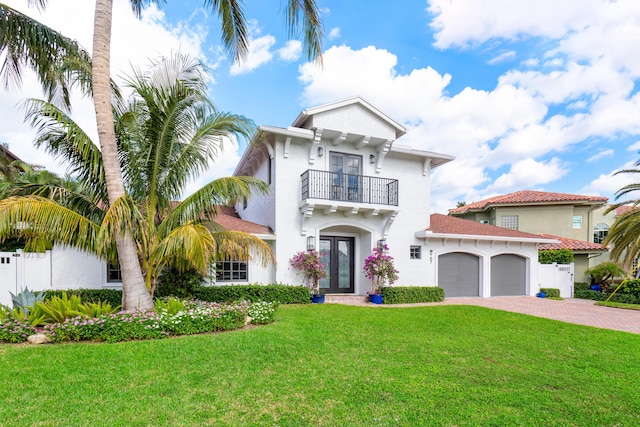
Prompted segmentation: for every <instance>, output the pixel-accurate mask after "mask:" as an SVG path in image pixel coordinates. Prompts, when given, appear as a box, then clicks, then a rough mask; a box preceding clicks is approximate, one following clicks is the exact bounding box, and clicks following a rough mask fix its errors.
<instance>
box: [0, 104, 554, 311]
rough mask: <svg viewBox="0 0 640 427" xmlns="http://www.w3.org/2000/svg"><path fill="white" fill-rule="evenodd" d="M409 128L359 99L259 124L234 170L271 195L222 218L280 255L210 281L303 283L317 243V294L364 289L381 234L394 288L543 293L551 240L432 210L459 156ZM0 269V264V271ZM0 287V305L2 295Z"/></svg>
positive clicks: (104, 282) (103, 271)
mask: <svg viewBox="0 0 640 427" xmlns="http://www.w3.org/2000/svg"><path fill="white" fill-rule="evenodd" d="M405 133H406V129H405V128H404V127H403V126H402V125H401V124H399V123H397V122H396V121H394V120H393V119H391V118H390V117H388V116H387V115H386V114H384V113H383V112H381V111H380V110H378V109H377V108H376V107H374V106H372V105H371V104H370V103H368V102H367V101H365V100H364V99H362V98H359V97H355V98H350V99H346V100H343V101H339V102H334V103H330V104H326V105H322V106H318V107H314V108H309V109H307V110H304V111H302V112H301V113H300V114H299V115H298V117H297V118H296V119H295V120H294V121H293V123H292V124H291V126H289V127H286V128H283V127H273V126H260V127H259V130H258V132H257V133H256V134H255V136H254V138H253V140H252V143H251V144H250V145H249V146H248V148H247V149H246V151H245V153H244V155H243V156H242V158H241V160H240V162H239V164H238V165H237V167H236V169H235V172H234V175H238V176H254V177H257V178H260V179H262V180H264V181H265V182H267V183H268V184H269V186H270V192H269V194H268V195H266V196H255V197H253V198H252V199H250V200H249V201H248V202H247V203H246V204H238V205H237V206H235V211H234V210H233V209H231V211H225V212H224V213H223V214H221V215H220V216H219V217H218V220H219V222H220V223H221V224H222V225H223V226H225V227H226V228H228V229H233V230H241V231H246V232H250V233H253V234H255V235H256V236H259V237H260V238H262V239H264V240H265V241H267V242H268V243H269V244H270V245H271V246H272V248H273V250H274V253H275V256H276V259H277V263H276V264H274V265H270V266H269V267H267V268H264V267H262V266H261V265H260V264H259V263H253V262H248V263H244V262H239V261H235V260H229V261H228V262H224V263H219V264H218V265H217V269H216V278H215V279H214V280H213V282H214V283H212V284H218V285H222V284H247V283H262V284H267V283H287V284H294V285H295V284H300V283H301V281H302V277H301V276H300V275H299V274H298V271H296V270H294V269H292V268H291V267H290V265H289V259H290V258H291V257H292V256H293V255H294V254H295V253H297V252H299V251H302V250H306V249H308V248H315V249H319V250H320V251H321V253H323V254H324V260H325V262H326V263H327V264H328V271H329V273H330V274H329V277H328V278H327V279H324V280H323V281H322V282H321V289H322V290H323V292H325V293H328V294H341V295H366V293H367V292H368V291H370V290H371V283H370V281H369V280H368V279H367V278H366V277H365V276H364V274H363V265H364V260H365V258H366V257H367V256H368V255H369V254H370V253H371V251H372V248H373V247H375V246H376V245H377V244H378V243H379V242H380V241H384V242H386V244H387V245H388V246H389V248H390V250H389V253H390V255H391V256H393V257H394V259H395V266H396V269H397V270H399V280H398V282H397V283H396V285H398V286H440V287H442V288H444V290H445V296H447V297H455V296H481V297H490V296H496V295H534V294H535V293H536V292H538V291H539V288H540V285H541V284H540V283H539V270H538V246H539V245H540V244H542V243H557V242H556V241H554V240H550V239H548V238H546V239H545V238H543V237H541V236H539V235H536V234H530V233H524V232H520V231H517V230H509V229H505V228H501V227H495V226H491V225H485V224H480V223H478V222H474V221H470V220H464V219H460V218H453V217H448V216H445V215H431V214H430V210H431V190H430V188H431V174H432V171H433V170H434V169H436V168H438V167H442V166H443V165H445V164H447V163H449V162H451V161H453V160H454V158H453V157H452V156H450V155H447V154H440V153H434V152H430V151H424V150H417V149H413V148H411V147H407V146H405V145H402V143H401V137H402V136H403V135H404V134H405ZM55 251H56V249H54V251H53V252H55ZM1 255H2V254H0V259H1ZM89 258H91V257H89ZM5 259H8V258H7V257H6V256H5ZM52 259H53V258H52ZM78 259H79V258H78ZM10 261H11V260H9V261H7V262H10ZM70 262H73V261H70ZM78 262H79V263H83V262H84V261H82V260H80V261H76V263H78ZM55 264H56V265H58V263H55ZM86 265H90V263H87V264H86ZM5 267H6V266H5ZM58 268H62V271H67V272H68V271H72V270H71V269H67V270H64V268H63V267H62V266H59V267H58ZM91 268H98V269H100V272H99V274H98V273H96V274H97V276H96V277H98V276H99V279H96V280H95V283H94V282H91V283H89V282H86V283H85V286H83V287H117V286H118V283H117V282H115V281H113V280H109V278H110V277H111V279H113V277H112V276H113V274H114V273H113V272H109V271H108V266H107V265H106V264H105V263H101V264H100V265H99V266H98V267H91ZM2 270H3V265H2V264H0V276H2ZM6 270H7V271H8V269H6ZM11 274H14V273H11ZM110 275H111V276H110ZM85 276H86V277H88V275H87V274H85ZM1 280H2V277H0V281H1ZM19 285H20V284H19V283H17V282H16V283H15V286H16V287H17V286H19ZM58 286H60V285H59V284H58V283H56V287H58ZM29 287H30V288H37V287H36V286H33V285H30V286H29ZM63 288H64V286H63ZM0 291H2V292H1V295H0V302H3V301H2V300H6V298H4V294H5V293H7V292H6V291H4V290H2V289H0ZM7 296H8V295H7Z"/></svg>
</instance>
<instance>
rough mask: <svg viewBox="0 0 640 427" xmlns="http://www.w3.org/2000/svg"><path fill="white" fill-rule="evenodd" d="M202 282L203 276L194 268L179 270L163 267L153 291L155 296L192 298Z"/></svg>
mask: <svg viewBox="0 0 640 427" xmlns="http://www.w3.org/2000/svg"><path fill="white" fill-rule="evenodd" d="M203 283H204V277H202V275H200V273H198V272H197V271H196V270H189V271H185V272H182V273H181V272H179V271H178V270H176V269H175V268H165V269H164V270H163V271H162V274H161V275H160V278H159V279H158V286H157V287H156V290H155V292H154V295H155V296H156V297H176V298H183V299H184V298H193V297H194V296H195V295H196V293H197V291H198V289H200V287H201V286H202V284H203Z"/></svg>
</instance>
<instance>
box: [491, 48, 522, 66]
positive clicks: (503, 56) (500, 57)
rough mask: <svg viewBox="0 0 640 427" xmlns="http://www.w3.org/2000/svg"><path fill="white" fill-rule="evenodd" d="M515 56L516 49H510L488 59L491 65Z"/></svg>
mask: <svg viewBox="0 0 640 427" xmlns="http://www.w3.org/2000/svg"><path fill="white" fill-rule="evenodd" d="M515 57H516V51H515V50H510V51H508V52H503V53H501V54H499V55H498V56H495V57H493V58H491V59H490V60H489V64H491V65H493V64H499V63H501V62H506V61H510V60H512V59H514V58H515Z"/></svg>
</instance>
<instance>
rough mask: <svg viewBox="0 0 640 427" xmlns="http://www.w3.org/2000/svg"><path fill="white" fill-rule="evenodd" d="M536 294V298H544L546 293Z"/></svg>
mask: <svg viewBox="0 0 640 427" xmlns="http://www.w3.org/2000/svg"><path fill="white" fill-rule="evenodd" d="M536 296H537V297H538V298H546V297H547V294H546V293H544V292H538V293H537V294H536Z"/></svg>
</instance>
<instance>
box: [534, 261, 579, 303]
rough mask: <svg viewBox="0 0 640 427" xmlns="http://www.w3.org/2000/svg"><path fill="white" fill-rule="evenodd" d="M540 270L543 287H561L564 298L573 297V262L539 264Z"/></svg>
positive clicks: (539, 276)
mask: <svg viewBox="0 0 640 427" xmlns="http://www.w3.org/2000/svg"><path fill="white" fill-rule="evenodd" d="M538 271H539V273H538V278H539V280H540V287H541V288H556V289H560V296H561V297H562V298H573V278H574V270H573V263H571V264H556V263H553V264H539V265H538Z"/></svg>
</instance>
